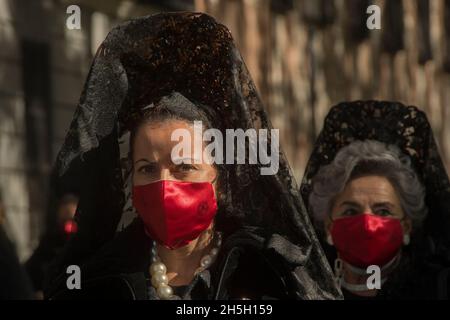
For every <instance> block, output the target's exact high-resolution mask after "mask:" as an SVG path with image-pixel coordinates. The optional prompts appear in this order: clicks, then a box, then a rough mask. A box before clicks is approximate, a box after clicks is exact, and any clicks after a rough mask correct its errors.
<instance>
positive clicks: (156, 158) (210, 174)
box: [132, 119, 218, 191]
mask: <svg viewBox="0 0 450 320" xmlns="http://www.w3.org/2000/svg"><path fill="white" fill-rule="evenodd" d="M176 129H186V130H188V131H189V133H190V137H191V139H192V140H191V146H192V148H193V146H194V128H193V126H192V124H190V123H188V122H186V121H182V120H172V119H171V120H166V121H158V122H153V123H152V122H149V123H144V124H142V125H141V126H140V127H139V128H138V130H137V132H136V135H135V138H134V141H133V143H134V146H133V155H132V157H133V185H145V184H149V183H152V182H156V181H158V180H175V181H185V182H213V180H215V178H216V176H217V174H218V173H217V169H216V168H215V167H214V166H213V165H212V164H208V163H207V161H202V162H201V163H200V164H197V163H194V156H195V155H192V156H189V157H188V158H183V159H182V160H183V162H186V160H190V162H191V164H188V163H181V164H175V163H174V162H173V161H172V158H171V154H172V149H173V148H174V147H175V146H176V145H177V144H178V143H179V141H171V135H172V132H174V130H176ZM202 148H203V149H204V148H205V145H204V144H202ZM192 153H193V152H192ZM202 153H203V150H202ZM213 187H214V191H216V190H215V189H216V187H215V183H213Z"/></svg>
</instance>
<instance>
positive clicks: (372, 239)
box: [331, 213, 403, 268]
mask: <svg viewBox="0 0 450 320" xmlns="http://www.w3.org/2000/svg"><path fill="white" fill-rule="evenodd" d="M331 236H332V238H333V244H334V245H335V247H336V249H337V251H338V252H339V255H340V257H341V258H342V260H344V261H346V262H348V263H350V264H352V265H354V266H356V267H360V268H367V267H368V266H370V265H378V266H380V267H381V266H383V265H385V264H386V263H388V262H389V261H390V260H391V259H393V258H394V257H395V255H396V254H397V253H398V251H399V250H400V248H401V246H402V243H403V229H402V226H401V224H400V220H398V219H393V218H386V217H380V216H376V215H373V214H367V213H365V214H359V215H355V216H351V217H345V218H340V219H336V220H334V221H333V226H332V228H331Z"/></svg>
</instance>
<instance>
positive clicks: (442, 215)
mask: <svg viewBox="0 0 450 320" xmlns="http://www.w3.org/2000/svg"><path fill="white" fill-rule="evenodd" d="M366 139H372V140H378V141H381V142H384V143H387V144H394V145H396V146H398V147H399V148H400V150H402V151H403V153H405V154H406V155H408V156H409V157H410V159H411V163H412V165H413V167H414V168H415V170H416V172H417V173H418V175H419V177H420V179H421V180H422V183H423V184H424V185H425V187H426V205H427V207H428V211H429V213H428V217H427V219H426V221H425V226H424V230H425V232H426V233H427V234H428V235H430V236H431V237H432V238H433V240H434V243H435V245H436V250H437V251H440V252H441V253H443V254H444V255H445V256H446V259H448V261H450V257H449V256H448V255H449V253H448V248H450V183H449V179H448V176H447V173H446V170H445V167H444V165H443V162H442V159H441V157H440V155H439V151H438V147H437V145H436V142H435V139H434V136H433V132H432V129H431V126H430V123H429V122H428V120H427V117H426V115H425V113H424V112H423V111H421V110H419V109H418V108H417V107H414V106H405V105H403V104H401V103H398V102H386V101H355V102H344V103H341V104H338V105H336V106H334V107H333V108H332V109H331V110H330V112H329V113H328V115H327V117H326V118H325V122H324V126H323V129H322V131H321V133H320V135H319V137H318V139H317V141H316V143H315V145H314V149H313V152H312V154H311V157H310V159H309V162H308V165H307V167H306V171H305V175H304V177H303V181H302V185H301V188H300V191H301V194H302V197H303V200H304V202H305V203H306V205H308V198H309V194H310V192H311V180H312V178H313V177H314V175H315V174H316V173H317V172H318V170H319V168H320V167H321V166H323V165H326V164H329V163H330V162H331V161H332V160H333V159H334V157H335V156H336V153H337V152H338V151H339V150H340V149H341V148H342V147H344V146H346V145H348V144H350V143H351V142H352V141H355V140H366Z"/></svg>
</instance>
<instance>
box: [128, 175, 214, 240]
mask: <svg viewBox="0 0 450 320" xmlns="http://www.w3.org/2000/svg"><path fill="white" fill-rule="evenodd" d="M133 206H134V207H135V208H136V210H137V211H138V213H139V215H140V216H141V218H142V220H143V221H144V224H145V230H146V232H147V234H148V235H149V236H150V237H151V238H152V239H153V240H155V241H157V242H158V243H160V244H163V245H165V246H166V247H168V248H170V249H176V248H180V247H183V246H185V245H187V244H189V242H191V241H192V240H194V239H196V238H197V237H198V236H199V235H200V233H202V232H203V231H204V230H206V229H207V228H208V227H209V226H210V225H211V222H212V220H213V218H214V216H215V214H216V212H217V201H216V197H215V195H214V189H213V186H212V184H211V183H209V182H179V181H168V180H161V181H157V182H153V183H150V184H147V185H142V186H134V187H133Z"/></svg>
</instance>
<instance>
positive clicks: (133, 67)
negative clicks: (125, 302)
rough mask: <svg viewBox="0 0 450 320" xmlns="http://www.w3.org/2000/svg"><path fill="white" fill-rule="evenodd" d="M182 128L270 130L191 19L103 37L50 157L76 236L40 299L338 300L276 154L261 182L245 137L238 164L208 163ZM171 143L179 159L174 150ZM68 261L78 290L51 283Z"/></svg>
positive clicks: (184, 16)
mask: <svg viewBox="0 0 450 320" xmlns="http://www.w3.org/2000/svg"><path fill="white" fill-rule="evenodd" d="M196 121H198V122H200V121H201V124H202V128H201V129H200V132H199V133H200V136H202V135H203V134H204V133H205V132H206V131H205V130H208V129H215V130H216V131H215V132H219V133H220V134H221V135H222V137H226V132H227V129H231V130H235V129H242V130H243V131H246V130H248V129H254V130H258V129H268V130H269V132H270V129H271V125H270V123H269V121H268V119H267V116H266V114H265V112H264V109H263V107H262V104H261V101H260V100H259V98H258V94H257V92H256V89H255V86H254V84H253V82H252V81H251V79H250V76H249V74H248V71H247V69H246V67H245V64H244V63H243V61H242V58H241V56H240V54H239V52H238V51H237V49H236V47H235V45H234V43H233V41H232V38H231V35H230V33H229V31H228V30H227V29H226V28H225V27H224V26H222V25H220V24H218V23H217V22H215V21H214V19H212V18H211V17H209V16H207V15H204V14H199V13H167V14H158V15H154V16H149V17H143V18H139V19H135V20H132V21H130V22H127V23H125V24H123V25H121V26H119V27H117V28H115V29H114V30H112V31H111V32H110V34H109V35H108V37H107V39H106V40H105V41H104V43H103V44H102V45H101V47H100V48H99V50H98V52H97V55H96V58H95V60H94V62H93V65H92V68H91V71H90V73H89V77H88V80H87V83H86V85H85V90H84V92H83V95H82V96H81V99H80V105H79V107H78V110H77V112H76V114H75V117H74V120H73V122H72V126H71V129H70V131H69V133H68V136H67V138H66V141H65V143H64V146H63V148H62V150H61V152H60V154H59V156H58V161H57V166H56V171H55V172H56V174H55V185H58V184H59V183H61V184H63V183H64V182H65V179H79V181H76V182H77V183H76V185H79V186H80V190H81V194H80V203H79V206H78V208H77V215H76V217H75V220H76V222H77V226H78V230H77V233H76V235H75V236H74V237H73V239H72V240H71V242H70V243H69V245H68V246H67V249H66V251H65V252H64V253H63V255H61V257H60V258H59V260H58V261H57V262H56V263H55V264H54V266H53V269H52V272H51V274H50V276H49V279H51V285H50V286H49V287H48V290H47V291H46V296H47V297H49V298H52V299H61V298H65V299H72V298H73V299H76V298H84V299H88V298H101V299H108V298H113V299H151V300H159V299H243V298H246V299H266V298H276V299H334V298H339V297H340V291H339V290H338V289H337V286H336V284H335V283H334V281H333V278H332V272H331V269H330V268H329V265H328V263H327V261H326V258H325V256H324V255H323V253H322V250H321V248H320V245H319V242H318V240H317V238H316V236H315V234H314V232H313V228H312V226H311V224H310V223H309V219H308V217H307V215H306V211H305V210H304V207H303V205H302V201H301V198H300V195H299V193H298V190H296V186H295V183H294V179H293V178H292V176H291V174H290V170H289V166H288V165H287V163H286V161H285V159H284V157H283V155H282V153H281V152H278V151H276V152H277V155H278V154H280V161H279V170H278V171H277V172H274V173H273V174H272V175H261V169H262V168H263V167H264V166H265V165H263V164H262V163H260V162H259V161H257V163H253V164H250V163H249V159H248V158H249V154H248V150H250V149H249V145H248V141H249V139H246V140H245V142H244V143H242V144H241V145H239V147H240V146H242V145H245V151H246V153H245V155H244V158H245V161H244V163H242V162H241V161H239V162H238V161H236V160H237V159H236V158H238V155H236V154H235V153H234V152H233V153H231V157H232V161H228V160H229V159H227V161H226V162H227V163H226V164H223V163H215V162H213V163H211V162H212V161H210V160H211V159H210V158H209V156H211V157H212V153H206V157H204V155H205V153H204V151H207V148H208V147H210V143H211V142H212V141H211V140H210V141H206V140H204V139H201V141H197V140H195V137H196V135H197V133H198V132H197V131H196V130H195V128H196V125H195V122H196ZM177 132H178V133H179V132H184V133H187V135H186V136H184V137H183V139H181V138H180V136H178V135H177ZM174 135H175V136H177V137H175V138H174V137H173V136H174ZM185 137H186V138H185ZM184 139H186V141H184ZM271 139H272V137H271V136H269V137H268V141H267V142H270V141H271ZM273 139H275V137H274V138H273ZM181 140H183V142H184V143H186V144H188V145H191V146H192V149H191V150H192V152H193V153H192V152H187V153H186V154H185V153H184V152H178V151H177V150H178V149H177V148H178V146H179V143H181V142H182V141H181ZM214 141H215V140H214ZM198 142H200V143H198ZM220 146H222V147H226V142H225V140H224V141H223V145H221V144H219V148H218V149H216V151H215V152H216V153H220V152H223V155H224V158H225V155H227V151H226V150H221V148H220ZM195 151H200V152H199V153H200V157H199V153H196V152H195ZM260 152H261V151H260ZM202 156H203V157H202ZM274 156H275V154H274ZM226 158H228V157H226ZM74 172H81V174H78V175H75V174H73V173H74ZM69 265H78V266H80V269H81V288H82V289H81V290H67V288H66V287H65V286H66V281H67V277H68V274H67V272H66V268H67V266H69ZM300 279H301V280H300Z"/></svg>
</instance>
